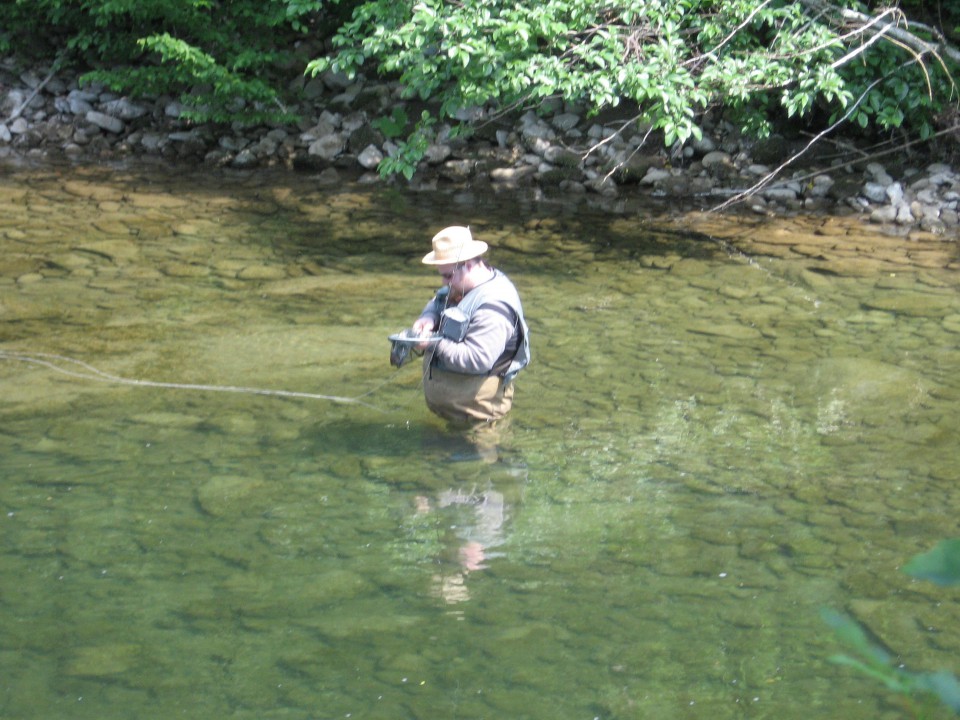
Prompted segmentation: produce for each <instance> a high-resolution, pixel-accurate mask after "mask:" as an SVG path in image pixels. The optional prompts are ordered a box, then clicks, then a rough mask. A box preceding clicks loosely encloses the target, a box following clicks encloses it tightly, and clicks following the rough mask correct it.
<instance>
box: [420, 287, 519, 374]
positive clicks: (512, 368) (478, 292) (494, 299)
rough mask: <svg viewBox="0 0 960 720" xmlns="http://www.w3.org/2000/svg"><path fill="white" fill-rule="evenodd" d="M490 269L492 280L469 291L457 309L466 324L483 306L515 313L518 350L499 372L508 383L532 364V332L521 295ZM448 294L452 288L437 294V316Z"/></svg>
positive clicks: (434, 301) (435, 308) (435, 304)
mask: <svg viewBox="0 0 960 720" xmlns="http://www.w3.org/2000/svg"><path fill="white" fill-rule="evenodd" d="M491 269H492V270H493V277H492V278H491V279H490V280H487V281H486V282H485V283H482V284H481V285H478V286H477V287H475V288H474V289H473V290H471V291H470V292H468V293H467V294H466V295H465V296H464V297H463V299H462V300H461V301H460V302H459V303H458V304H457V305H456V307H457V309H458V310H460V312H461V313H463V316H462V318H460V319H461V320H462V321H463V322H464V323H465V325H469V324H470V318H471V317H473V313H475V312H476V311H477V310H478V309H479V308H480V307H482V306H483V305H487V304H490V303H503V304H504V305H507V306H509V308H510V309H511V310H513V313H514V315H516V318H517V321H516V331H517V333H518V335H519V338H518V342H517V350H516V352H515V353H514V355H513V358H512V359H511V361H510V364H509V366H508V367H507V368H506V370H505V371H503V372H502V373H500V374H501V376H502V377H503V381H504V383H509V382H511V381H512V380H513V379H514V378H515V377H516V376H517V373H519V372H520V371H521V370H523V368H525V367H526V366H527V365H528V364H529V363H530V330H529V328H528V327H527V321H526V319H525V318H524V316H523V305H522V304H521V303H520V295H519V294H518V293H517V289H516V288H515V287H514V286H513V283H512V282H510V279H509V278H508V277H507V276H506V275H504V274H503V273H502V272H500V271H499V270H497V269H496V268H491ZM448 293H449V288H447V287H444V288H443V289H441V290H440V292H438V293H437V296H436V297H435V298H434V300H433V305H434V310H435V311H436V313H437V314H438V315H441V316H442V312H443V310H444V307H445V306H446V302H447V295H448ZM495 371H496V369H494V372H495Z"/></svg>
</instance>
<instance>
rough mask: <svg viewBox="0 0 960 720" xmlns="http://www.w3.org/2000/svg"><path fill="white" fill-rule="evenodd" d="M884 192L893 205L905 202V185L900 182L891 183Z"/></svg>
mask: <svg viewBox="0 0 960 720" xmlns="http://www.w3.org/2000/svg"><path fill="white" fill-rule="evenodd" d="M884 192H885V193H886V195H887V199H888V200H889V201H890V204H891V205H900V204H902V203H903V186H902V185H901V184H900V183H896V182H895V183H890V184H889V185H888V186H887V188H886V190H885V191H884Z"/></svg>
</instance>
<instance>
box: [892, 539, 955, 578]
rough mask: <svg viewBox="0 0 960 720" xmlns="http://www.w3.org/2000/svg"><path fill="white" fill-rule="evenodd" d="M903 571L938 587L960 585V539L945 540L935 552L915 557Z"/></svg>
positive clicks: (931, 551) (934, 549)
mask: <svg viewBox="0 0 960 720" xmlns="http://www.w3.org/2000/svg"><path fill="white" fill-rule="evenodd" d="M903 571H904V572H905V573H906V574H907V575H910V576H911V577H915V578H918V579H920V580H929V581H930V582H932V583H936V584H937V585H960V538H954V539H952V540H943V541H941V542H940V543H939V544H938V545H937V546H936V547H935V548H933V550H930V551H928V552H925V553H921V554H919V555H916V556H914V557H913V559H911V560H910V562H908V563H907V564H906V565H904V566H903Z"/></svg>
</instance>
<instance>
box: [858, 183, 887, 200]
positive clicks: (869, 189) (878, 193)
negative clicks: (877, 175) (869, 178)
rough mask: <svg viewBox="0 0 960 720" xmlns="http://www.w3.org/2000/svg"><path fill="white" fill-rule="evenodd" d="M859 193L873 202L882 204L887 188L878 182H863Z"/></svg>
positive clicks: (885, 197) (885, 198)
mask: <svg viewBox="0 0 960 720" xmlns="http://www.w3.org/2000/svg"><path fill="white" fill-rule="evenodd" d="M861 194H862V195H863V197H865V198H866V199H867V200H869V201H870V202H872V203H875V204H883V203H886V202H887V188H886V186H885V185H881V184H880V183H875V182H868V183H865V184H864V186H863V190H862V191H861Z"/></svg>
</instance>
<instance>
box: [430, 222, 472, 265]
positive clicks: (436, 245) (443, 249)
mask: <svg viewBox="0 0 960 720" xmlns="http://www.w3.org/2000/svg"><path fill="white" fill-rule="evenodd" d="M486 251H487V244H486V243H485V242H483V241H482V240H474V239H473V235H471V234H470V228H466V227H460V226H459V225H454V226H452V227H448V228H444V229H443V230H441V231H440V232H438V233H437V234H436V235H434V236H433V250H432V251H431V252H428V253H427V254H426V255H424V256H423V263H424V264H425V265H456V264H457V263H462V262H466V261H467V260H470V259H472V258H475V257H480V256H481V255H483V254H484V253H485V252H486Z"/></svg>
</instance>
